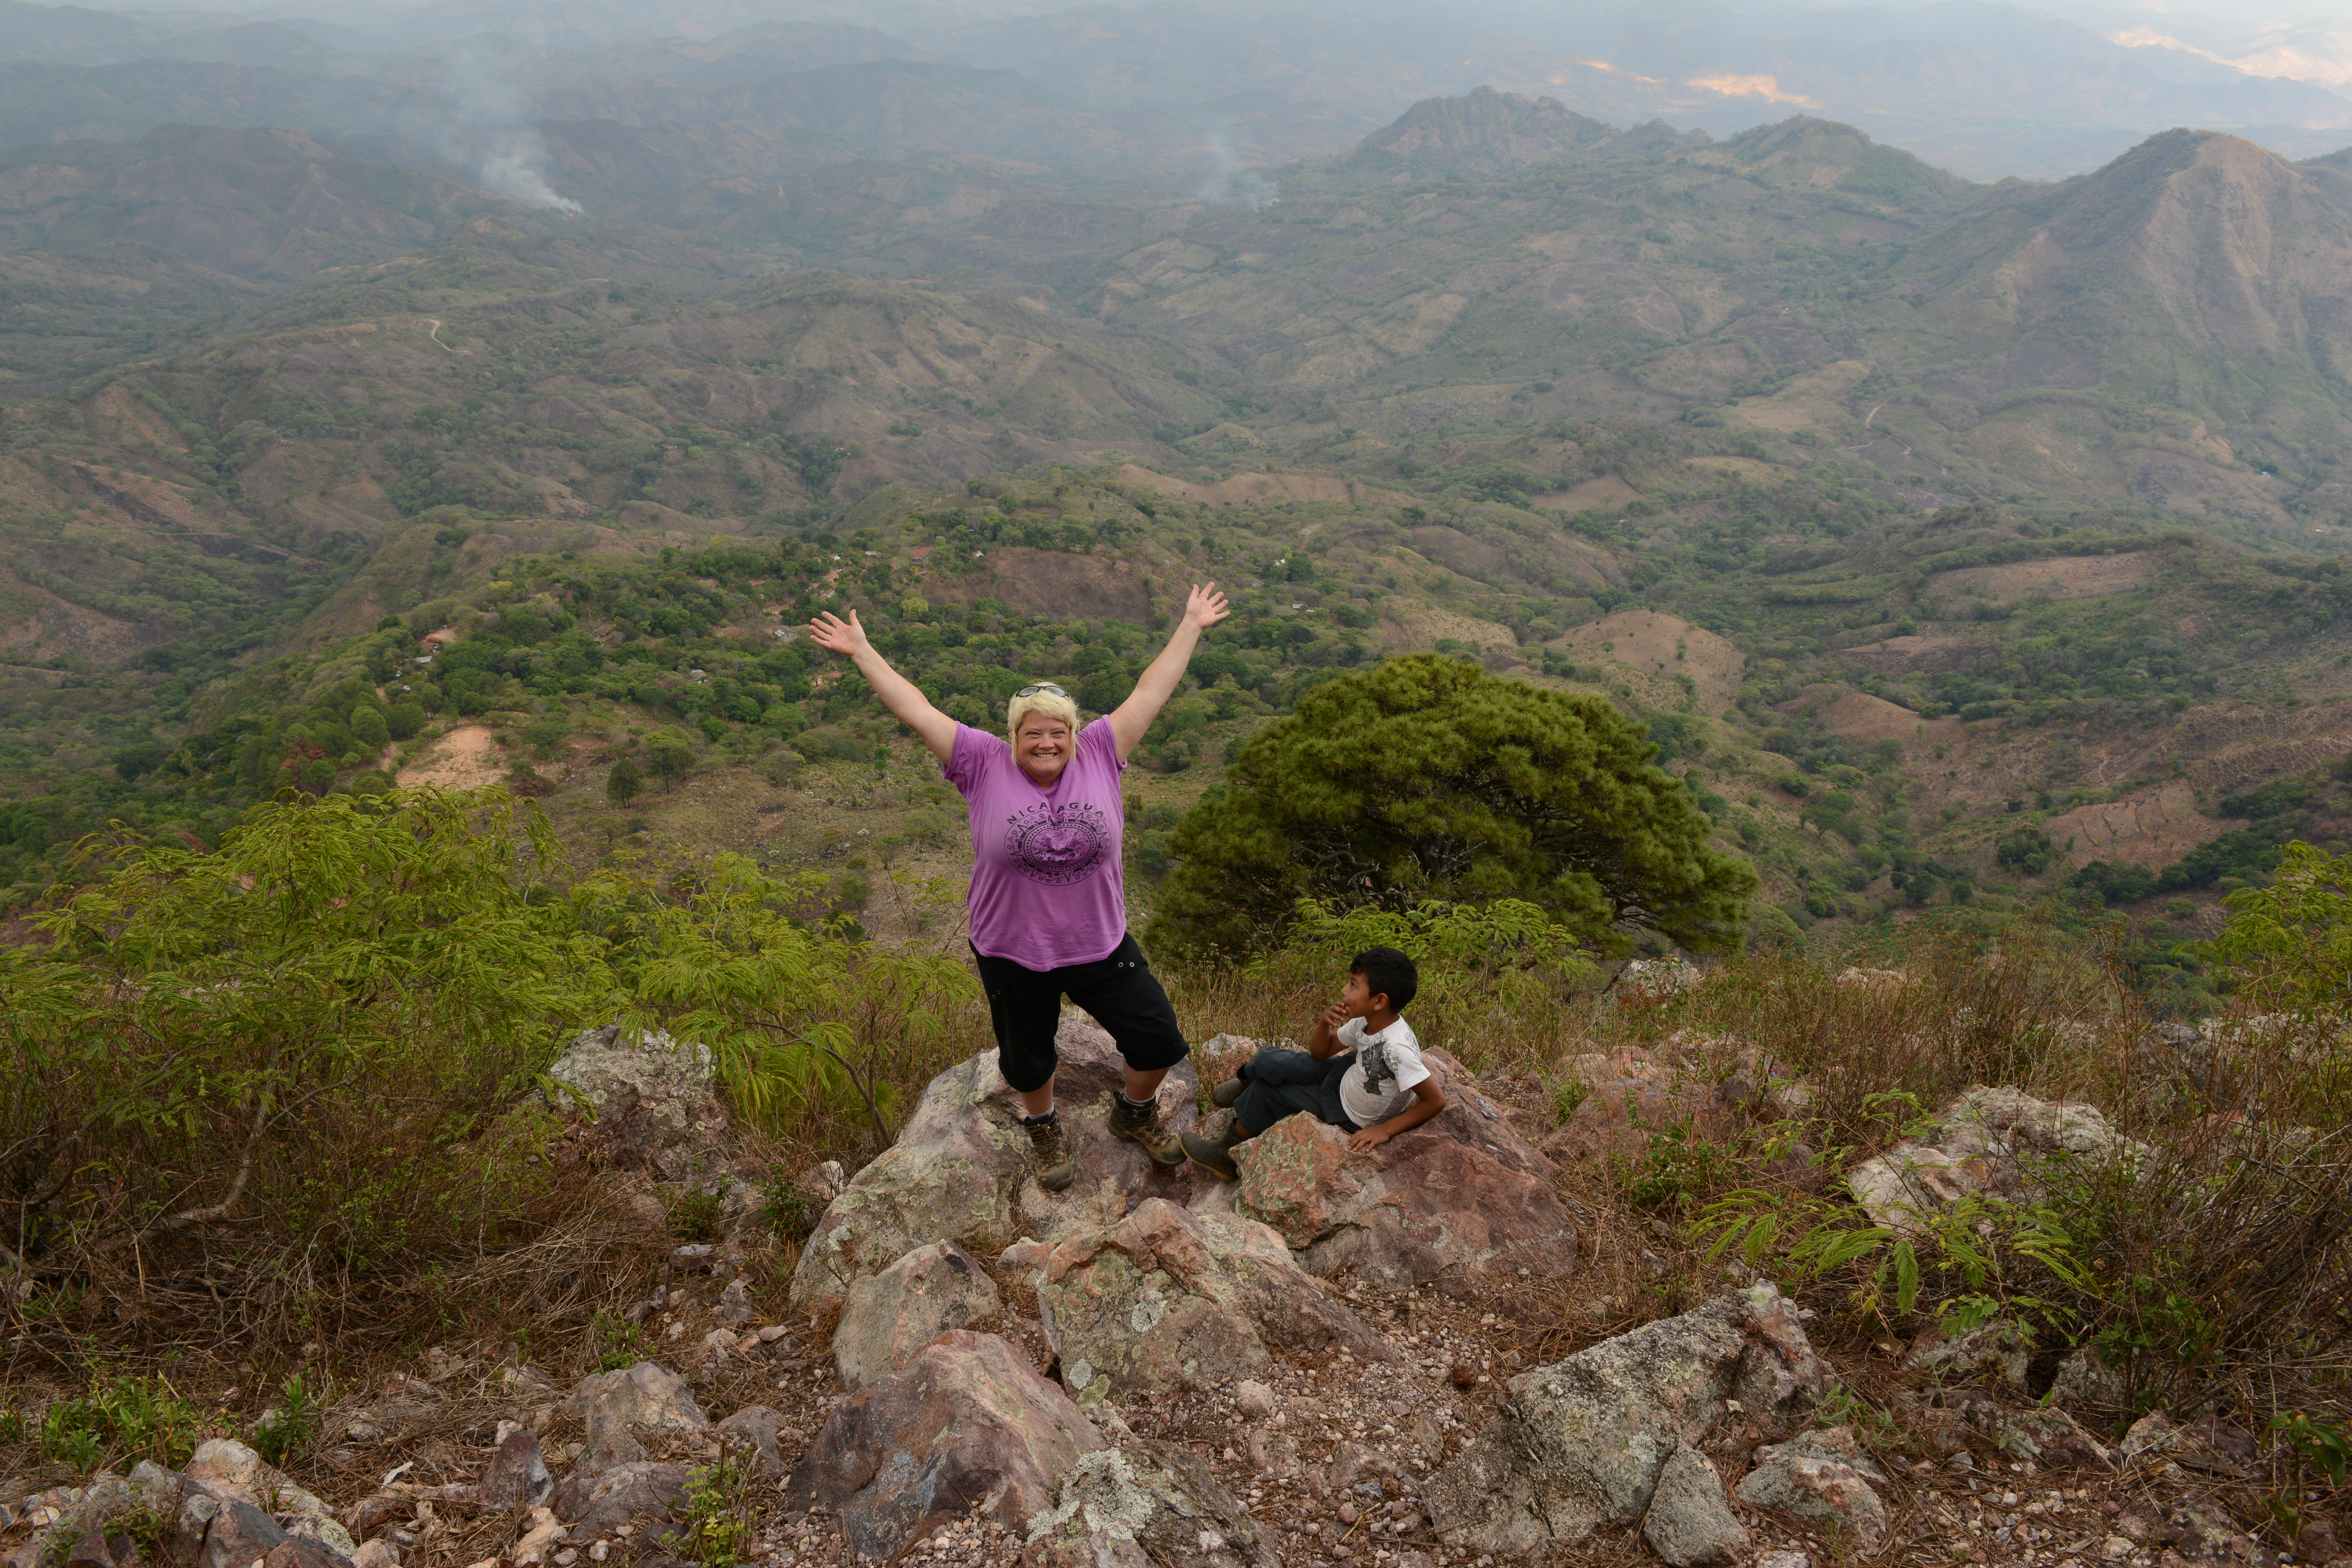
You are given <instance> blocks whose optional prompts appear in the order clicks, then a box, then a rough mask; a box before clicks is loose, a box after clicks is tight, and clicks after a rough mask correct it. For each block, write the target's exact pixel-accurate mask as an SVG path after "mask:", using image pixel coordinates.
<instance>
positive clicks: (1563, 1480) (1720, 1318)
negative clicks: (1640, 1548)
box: [1428, 1284, 1822, 1552]
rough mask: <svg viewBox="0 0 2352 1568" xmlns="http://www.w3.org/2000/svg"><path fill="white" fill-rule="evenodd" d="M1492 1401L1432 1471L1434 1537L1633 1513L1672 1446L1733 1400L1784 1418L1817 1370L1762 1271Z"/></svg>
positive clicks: (1524, 1530)
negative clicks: (1496, 1409) (1493, 1416)
mask: <svg viewBox="0 0 2352 1568" xmlns="http://www.w3.org/2000/svg"><path fill="white" fill-rule="evenodd" d="M1507 1387H1508V1398H1507V1403H1506V1405H1505V1406H1504V1410H1503V1414H1502V1415H1501V1416H1500V1418H1498V1419H1497V1420H1496V1421H1495V1422H1494V1423H1493V1424H1492V1425H1491V1426H1488V1427H1487V1428H1486V1430H1485V1431H1483V1432H1481V1433H1480V1434H1479V1435H1478V1436H1476V1437H1475V1439H1473V1440H1472V1442H1471V1444H1470V1446H1469V1447H1467V1448H1465V1449H1464V1450H1463V1452H1462V1454H1461V1455H1460V1456H1459V1457H1458V1458H1455V1459H1454V1461H1453V1462H1451V1463H1450V1464H1448V1465H1447V1466H1445V1468H1444V1469H1442V1470H1440V1471H1439V1472H1438V1473H1437V1474H1436V1475H1435V1476H1434V1477H1433V1478H1432V1479H1431V1483H1430V1487H1429V1489H1428V1500H1429V1505H1430V1511H1431V1514H1432V1516H1433V1518H1434V1519H1435V1521H1436V1522H1437V1527H1438V1531H1439V1533H1440V1535H1441V1537H1442V1538H1443V1539H1444V1541H1446V1542H1448V1543H1449V1544H1451V1545H1455V1546H1461V1547H1467V1548H1470V1549H1473V1550H1476V1551H1479V1552H1535V1551H1537V1550H1538V1549H1541V1548H1544V1547H1546V1546H1547V1545H1549V1543H1552V1542H1573V1541H1580V1540H1582V1539H1583V1538H1584V1537H1586V1536H1588V1535H1590V1534H1591V1532H1592V1531H1594V1530H1596V1529H1599V1528H1601V1526H1603V1525H1608V1524H1622V1523H1629V1522H1631V1521H1634V1520H1637V1519H1639V1518H1641V1517H1642V1516H1643V1512H1644V1511H1645V1510H1647V1509H1648V1508H1649V1506H1650V1502H1651V1499H1652V1497H1653V1495H1654V1492H1655V1491H1656V1489H1657V1485H1658V1478H1659V1475H1660V1473H1661V1471H1662V1470H1663V1469H1664V1466H1665V1463H1666V1461H1667V1459H1668V1458H1671V1457H1672V1456H1673V1455H1674V1453H1675V1450H1676V1448H1677V1447H1683V1446H1685V1445H1687V1446H1690V1447H1697V1446H1698V1445H1699V1444H1700V1443H1701V1441H1702V1439H1704V1438H1705V1437H1706V1436H1707V1434H1708V1433H1709V1432H1710V1431H1711V1430H1713V1428H1714V1427H1715V1426H1716V1424H1717V1422H1719V1421H1720V1420H1722V1418H1723V1416H1724V1415H1725V1414H1726V1413H1727V1410H1728V1409H1729V1408H1730V1402H1732V1401H1735V1400H1736V1401H1738V1406H1739V1413H1740V1416H1741V1419H1742V1421H1743V1422H1744V1423H1745V1424H1746V1425H1747V1426H1750V1427H1753V1428H1754V1429H1756V1431H1757V1432H1758V1433H1759V1436H1774V1435H1779V1434H1785V1433H1789V1432H1792V1431H1794V1430H1795V1429H1796V1428H1797V1427H1798V1426H1800V1425H1801V1423H1802V1422H1803V1420H1804V1419H1805V1415H1806V1413H1807V1412H1808V1411H1810V1410H1811V1407H1812V1405H1814V1403H1815V1402H1816V1401H1817V1400H1818V1399H1819V1398H1820V1397H1821V1394H1822V1366H1821V1363H1820V1362H1819V1360H1817V1359H1816V1358H1815V1356H1814V1354H1813V1350H1812V1346H1811V1344H1810V1343H1809V1342H1807V1340H1806V1338H1805V1332H1804V1329H1803V1327H1802V1325H1801V1323H1800V1322H1799V1321H1798V1318H1797V1311H1796V1308H1795V1306H1794V1305H1793V1304H1792V1303H1790V1301H1788V1300H1786V1299H1785V1298H1783V1297H1782V1296H1781V1295H1780V1292H1779V1291H1778V1290H1776V1289H1773V1288H1772V1287H1771V1286H1770V1285H1768V1284H1759V1285H1755V1286H1751V1287H1749V1288H1748V1289H1746V1290H1741V1291H1736V1292H1731V1293H1728V1294H1726V1295H1722V1296H1718V1297H1717V1298H1715V1299H1714V1300H1711V1301H1708V1302H1706V1304H1705V1305H1703V1306H1701V1307H1698V1308H1696V1309H1695V1310H1691V1311H1688V1312H1685V1313H1684V1314H1683V1315H1682V1316H1680V1317H1677V1318H1667V1319H1664V1320H1662V1321H1658V1322H1654V1323H1649V1324H1646V1325H1644V1326H1643V1327H1642V1328H1639V1329H1635V1330H1634V1331H1632V1332H1631V1333H1625V1334H1620V1335H1619V1336H1617V1337H1616V1338H1615V1339H1612V1340H1607V1341H1604V1342H1601V1343H1600V1344H1597V1345H1594V1346H1592V1347H1591V1349H1589V1350H1585V1351H1580V1352H1578V1353H1577V1354H1575V1355H1572V1356H1570V1357H1569V1358H1568V1359H1567V1360H1566V1361H1562V1362H1556V1363H1552V1364H1550V1365H1549V1366H1540V1367H1537V1368H1536V1369H1535V1370H1533V1371H1531V1372H1527V1373H1520V1374H1519V1375H1518V1376H1517V1377H1515V1378H1513V1379H1511V1380H1510V1383H1509V1384H1508V1385H1507Z"/></svg>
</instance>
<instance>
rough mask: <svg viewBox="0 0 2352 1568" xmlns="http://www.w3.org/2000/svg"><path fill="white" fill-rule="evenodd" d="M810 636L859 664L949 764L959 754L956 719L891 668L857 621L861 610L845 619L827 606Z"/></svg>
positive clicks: (886, 703)
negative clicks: (956, 752) (932, 704)
mask: <svg viewBox="0 0 2352 1568" xmlns="http://www.w3.org/2000/svg"><path fill="white" fill-rule="evenodd" d="M809 640H810V641H812V642H814V643H815V644H816V646H817V647H821V648H824V649H825V650H826V651H827V652H830V653H837V654H842V655H844V656H845V657H846V658H848V659H849V661H850V662H851V663H852V664H855V665H856V667H857V673H858V674H860V675H862V676H864V677H865V678H866V684H868V685H870V686H872V687H873V688H874V695H875V696H877V697H879V698H880V699H882V706H883V707H885V708H887V709H888V710H890V711H891V712H892V713H894V714H896V715H897V716H898V722H900V723H901V724H904V725H906V726H907V728H908V729H909V730H912V731H914V732H915V733H916V734H918V735H919V736H921V737H922V741H923V744H925V745H926V746H929V748H930V749H931V755H933V756H935V757H937V758H939V760H940V766H941V767H945V766H947V764H948V762H949V759H950V758H952V757H953V756H954V755H955V739H956V721H954V720H952V719H950V718H949V717H948V716H947V715H946V714H944V713H942V712H940V710H938V709H936V708H934V707H932V706H931V700H930V699H929V698H928V697H926V696H924V695H923V694H922V693H921V692H920V691H919V690H917V689H915V683H914V682H913V681H911V680H909V679H907V678H906V677H905V676H903V675H901V674H899V673H898V671H897V670H895V669H893V668H890V661H889V660H888V659H887V658H883V657H882V656H881V655H880V654H878V653H877V652H875V651H874V645H873V644H872V643H870V642H868V641H866V628H865V627H864V626H860V625H858V623H857V612H856V610H852V611H850V612H849V618H848V619H847V620H843V619H842V618H841V617H840V616H836V615H835V614H834V613H833V612H832V611H830V610H827V611H825V612H824V614H822V615H820V616H817V618H816V619H814V620H813V621H811V622H810V623H809Z"/></svg>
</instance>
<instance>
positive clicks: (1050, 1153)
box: [1021, 1116, 1078, 1193]
mask: <svg viewBox="0 0 2352 1568" xmlns="http://www.w3.org/2000/svg"><path fill="white" fill-rule="evenodd" d="M1021 1125H1022V1126H1024V1127H1025V1128H1027V1129H1028V1130H1029V1159H1030V1163H1031V1164H1032V1165H1033V1166H1034V1168H1035V1169H1036V1172H1037V1184H1038V1185H1039V1186H1041V1187H1043V1188H1045V1190H1046V1191H1047V1192H1049V1193H1058V1192H1064V1191H1066V1190H1067V1189H1068V1187H1069V1184H1071V1183H1072V1182H1075V1181H1076V1180H1077V1179H1078V1163H1077V1162H1076V1160H1074V1159H1072V1158H1071V1157H1070V1139H1069V1134H1067V1133H1066V1132H1064V1131H1062V1119H1061V1118H1060V1117H1059V1116H1048V1117H1046V1118H1045V1120H1044V1121H1027V1120H1025V1119H1024V1121H1022V1123H1021Z"/></svg>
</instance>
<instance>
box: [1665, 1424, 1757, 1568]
mask: <svg viewBox="0 0 2352 1568" xmlns="http://www.w3.org/2000/svg"><path fill="white" fill-rule="evenodd" d="M1642 1539H1643V1540H1644V1541H1646V1542H1649V1543H1650V1550H1651V1551H1653V1552H1656V1553H1657V1554H1658V1555H1659V1556H1661V1557H1663V1558H1664V1559H1665V1560H1666V1561H1667V1562H1668V1563H1672V1564H1674V1568H1715V1565H1716V1564H1717V1563H1736V1562H1738V1561H1739V1560H1740V1559H1741V1558H1742V1557H1744V1556H1746V1555H1747V1552H1748V1531H1746V1529H1744V1528H1743V1527H1742V1526H1741V1525H1740V1522H1739V1520H1738V1516H1736V1515H1735V1514H1733V1512H1732V1511H1731V1500H1730V1499H1729V1498H1728V1497H1726V1496H1725V1495H1724V1491H1723V1478H1722V1477H1721V1476H1719V1475H1717V1474H1716V1470H1715V1464H1714V1462H1713V1461H1712V1460H1710V1459H1709V1458H1707V1457H1706V1455H1705V1454H1702V1453H1700V1452H1699V1451H1698V1450H1697V1449H1696V1448H1691V1447H1676V1448H1675V1451H1674V1453H1673V1454H1672V1455H1671V1456H1669V1457H1668V1458H1667V1460H1666V1462H1665V1463H1664V1465H1663V1466H1661V1467H1659V1469H1658V1484H1657V1488H1656V1489H1655V1490H1654V1491H1653V1492H1652V1493H1651V1494H1650V1511H1649V1512H1648V1513H1647V1514H1645V1515H1643V1519H1642Z"/></svg>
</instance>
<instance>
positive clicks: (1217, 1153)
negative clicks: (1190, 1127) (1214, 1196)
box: [1178, 1132, 1242, 1182]
mask: <svg viewBox="0 0 2352 1568" xmlns="http://www.w3.org/2000/svg"><path fill="white" fill-rule="evenodd" d="M1178 1142H1181V1143H1182V1144H1183V1146H1184V1158H1186V1159H1187V1160H1190V1161H1192V1163H1194V1164H1195V1165H1198V1166H1200V1167H1201V1169H1202V1170H1204V1171H1206V1172H1208V1173H1210V1174H1211V1175H1213V1176H1214V1177H1216V1178H1217V1179H1218V1180H1219V1181H1221V1182H1238V1181H1240V1180H1241V1179H1242V1171H1241V1167H1240V1166H1239V1165H1236V1164H1234V1144H1235V1143H1237V1142H1240V1140H1239V1139H1237V1138H1235V1137H1234V1135H1233V1134H1232V1133H1230V1132H1228V1133H1226V1134H1225V1135H1224V1136H1223V1138H1203V1137H1202V1136H1201V1135H1200V1134H1199V1133H1197V1132H1187V1133H1185V1134H1184V1136H1183V1137H1182V1138H1181V1139H1180V1140H1178Z"/></svg>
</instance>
